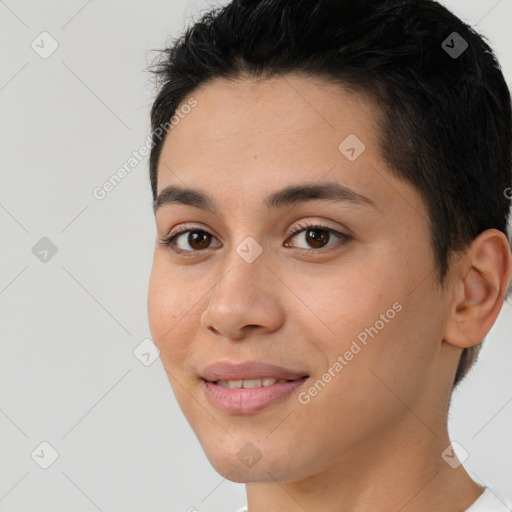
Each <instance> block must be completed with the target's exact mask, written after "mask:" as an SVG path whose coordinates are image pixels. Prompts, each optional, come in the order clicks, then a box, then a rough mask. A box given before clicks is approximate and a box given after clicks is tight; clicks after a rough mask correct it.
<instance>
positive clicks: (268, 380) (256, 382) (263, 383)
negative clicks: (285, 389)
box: [213, 376, 307, 389]
mask: <svg viewBox="0 0 512 512" xmlns="http://www.w3.org/2000/svg"><path fill="white" fill-rule="evenodd" d="M301 378H307V377H306V376H305V377H301ZM296 380H299V379H274V378H272V377H265V378H263V379H242V380H217V381H215V382H213V384H217V386H222V387H223V388H228V389H254V388H262V387H264V388H266V387H268V386H273V385H274V384H276V383H279V384H284V383H286V382H295V381H296Z"/></svg>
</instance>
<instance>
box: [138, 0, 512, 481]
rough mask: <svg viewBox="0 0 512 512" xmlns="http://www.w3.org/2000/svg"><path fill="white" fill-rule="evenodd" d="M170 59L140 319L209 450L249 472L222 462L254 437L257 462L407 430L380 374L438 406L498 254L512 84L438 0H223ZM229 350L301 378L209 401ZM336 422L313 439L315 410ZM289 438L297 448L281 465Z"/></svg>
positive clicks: (478, 331) (323, 460)
mask: <svg viewBox="0 0 512 512" xmlns="http://www.w3.org/2000/svg"><path fill="white" fill-rule="evenodd" d="M454 32H456V33H457V34H458V36H453V33H454ZM454 37H455V39H454ZM462 41H464V42H465V43H467V47H466V48H465V49H464V50H463V51H461V53H460V54H458V55H457V54H456V53H454V50H459V49H462V48H463V46H461V45H463V44H464V43H462ZM163 56H164V58H163V59H162V60H161V61H160V63H159V64H158V65H157V67H156V70H155V71H156V73H157V75H158V77H159V79H160V90H159V93H158V96H157V98H156V99H155V102H154V104H153V108H152V112H151V121H152V128H153V147H152V150H151V155H150V179H151V186H152V192H153V199H154V204H155V217H156V224H157V243H156V246H155V256H154V264H153V270H152V275H151V282H150V288H149V302H148V306H149V319H150V326H151V331H152V336H153V339H154V341H155V343H156V344H157V346H158V347H159V348H160V351H161V357H162V362H163V364H164V366H165V368H166V370H167V373H168V375H169V379H170V382H171V384H172V386H173V388H174V391H175V393H176V396H177V399H178V401H179V403H180V406H181V407H182V409H183V411H184V413H185V415H186V417H187V419H188V420H189V422H190V424H191V426H192V428H193V429H194V430H195V432H196V434H197V435H198V437H199V440H200V441H201V443H202V444H203V447H204V448H205V451H206V453H207V455H208V457H209V458H210V460H211V461H212V463H213V464H214V466H215V467H216V468H217V469H219V471H221V472H224V473H225V474H227V473H228V472H232V475H231V477H230V478H231V479H239V480H240V481H243V480H244V479H247V471H246V470H247V468H244V467H243V465H240V464H239V466H237V469H233V467H234V466H233V464H235V462H236V461H235V462H232V463H230V462H229V461H230V460H232V459H233V454H234V453H237V452H238V451H239V450H240V448H241V447H243V446H244V445H245V443H246V442H249V441H250V440H251V442H252V443H253V445H254V446H257V447H258V448H257V450H259V451H260V452H261V453H263V455H264V456H266V460H267V461H268V462H267V465H266V466H265V465H261V466H260V467H261V468H262V469H261V471H262V473H261V474H260V475H257V473H256V472H254V470H252V471H253V472H252V473H251V475H252V476H251V478H255V479H258V478H259V479H263V478H265V477H266V476H265V472H268V471H269V470H271V471H272V472H273V475H274V476H275V475H278V476H280V477H282V478H293V477H298V476H300V474H299V473H300V472H301V471H302V472H303V474H304V475H305V474H307V472H308V471H309V472H311V471H314V470H315V468H317V469H319V468H320V467H327V466H328V465H330V464H334V463H335V462H334V460H335V457H337V456H338V455H339V453H340V452H343V453H344V454H345V456H346V458H347V459H348V458H350V456H351V454H353V450H354V447H355V446H357V445H358V443H361V441H362V440H368V439H374V440H376V439H377V438H378V437H379V436H381V435H382V433H383V432H385V433H386V435H388V436H389V437H390V438H391V437H393V436H394V435H396V432H397V431H398V430H399V429H400V428H405V425H406V424H407V422H408V421H409V420H408V419H407V418H406V416H407V411H405V410H404V408H403V403H401V402H400V401H397V400H396V396H393V393H390V390H393V391H397V390H400V392H401V393H402V394H401V395H400V397H401V400H402V401H403V402H405V403H408V404H416V406H417V408H418V409H419V410H422V411H424V414H425V415H427V416H428V417H429V418H430V419H431V420H432V422H434V418H438V417H441V416H443V414H444V413H445V412H446V409H447V406H448V403H449V397H450V394H451V391H452V389H453V388H454V387H455V386H456V385H457V384H458V383H459V382H460V381H461V379H462V378H463V377H464V376H465V374H466V373H467V371H468V369H469V368H470V367H471V365H472V364H473V362H474V360H475V358H476V355H477V353H478V350H479V347H480V346H481V342H482V341H483V340H484V338H485V335H486V334H487V332H488V331H489V329H490V327H491V326H492V325H493V323H494V321H495V319H496V317H497V315H498V313H499V311H500V308H501V305H502V304H503V300H504V298H505V294H506V289H507V285H508V282H509V279H510V272H511V256H510V249H509V246H508V242H507V234H508V232H507V220H508V216H509V212H510V199H511V194H510V190H511V189H510V187H511V181H512V180H511V167H512V164H511V155H512V142H511V131H512V130H511V117H512V115H511V106H510V94H509V91H508V88H507V85H506V83H505V80H504V78H503V75H502V72H501V70H500V67H499V65H498V63H497V61H496V59H495V57H494V55H493V53H492V51H491V49H490V48H489V46H488V45H487V44H486V42H485V41H484V39H483V38H482V37H481V36H479V35H478V34H476V33H475V32H474V31H473V29H471V27H469V26H468V25H467V24H465V23H464V22H462V21H461V20H460V19H458V18H457V17H455V16H454V15H453V14H451V13H450V12H449V11H448V10H447V9H445V8H444V7H443V6H442V5H440V4H438V3H436V2H434V1H431V0H407V1H404V0H391V1H388V2H380V1H377V0H372V1H361V2H355V1H346V0H345V1H344V0H294V1H293V2H292V1H289V0H234V1H233V2H231V3H230V4H229V5H227V6H225V7H222V8H218V9H215V10H213V11H211V12H210V13H207V14H205V15H204V16H203V17H202V19H201V20H199V21H198V22H196V23H195V24H194V25H193V26H192V27H191V28H190V29H189V30H188V31H187V32H186V33H185V34H184V35H183V36H182V37H181V38H179V39H178V40H176V41H175V42H174V43H173V45H172V46H171V47H170V48H169V49H167V50H166V51H165V52H164V54H163ZM173 116H174V120H175V121H174V122H172V123H171V119H173ZM304 184H308V185H311V186H313V187H314V188H312V187H310V188H309V189H308V190H304V188H302V189H299V188H300V186H302V185H304ZM333 185H337V186H338V190H337V192H338V195H337V196H336V199H333V197H332V196H333V188H334V187H333ZM170 187H180V188H186V189H194V190H196V191H198V192H201V194H196V193H193V192H191V191H190V190H188V191H178V190H177V189H176V188H174V189H172V190H171V188H170ZM296 187H299V188H296ZM339 187H344V189H343V190H340V188H339ZM346 189H350V190H348V191H347V190H346ZM283 191H284V193H283ZM507 191H508V193H507ZM279 192H281V194H279V195H276V193H279ZM329 196H331V198H330V199H329V198H328V197H329ZM208 201H209V202H210V203H212V204H207V203H208ZM207 206H211V208H210V207H209V208H207ZM312 225H314V226H316V227H311V226H312ZM305 227H306V228H305ZM185 228H186V229H187V230H188V231H186V233H185V234H182V235H179V236H177V237H174V238H173V237H172V236H171V237H170V235H178V231H185ZM299 228H302V231H299ZM330 230H331V231H330ZM187 235H188V236H187ZM292 235H293V236H292ZM169 238H172V239H173V242H172V244H171V245H169V244H165V243H164V242H165V240H168V239H169ZM324 242H325V243H324ZM171 247H174V248H177V250H178V251H181V252H177V253H176V252H174V251H173V250H172V249H171ZM244 252H245V253H249V254H251V256H252V257H250V258H245V259H244V257H243V253H244ZM338 356H341V359H340V358H339V357H338ZM227 359H230V360H237V361H241V360H248V359H250V360H264V361H266V362H274V363H275V364H279V365H281V366H282V365H283V364H285V363H286V366H287V367H290V368H294V369H295V370H297V372H299V373H301V374H302V375H304V376H307V379H306V382H307V383H306V385H305V386H304V385H303V386H302V387H301V388H297V389H298V390H300V393H302V394H300V393H297V396H296V398H297V399H296V400H291V401H290V400H288V401H286V402H284V406H283V407H284V409H280V408H279V405H278V404H276V405H272V406H270V407H268V408H266V409H265V410H262V411H259V412H257V413H256V412H255V413H254V414H238V415H237V414H230V413H227V412H225V411H219V410H218V409H216V408H215V407H213V406H212V405H211V403H210V402H209V401H208V399H207V396H206V394H205V390H204V385H205V382H204V380H203V379H202V378H201V375H202V372H203V370H204V368H205V366H206V365H208V364H210V363H212V362H215V361H218V360H227ZM336 362H338V364H337V365H336ZM329 375H330V377H329ZM203 376H204V375H203ZM319 381H322V382H323V383H324V384H323V385H321V384H318V382H319ZM315 383H317V385H316V387H315ZM313 388H315V389H316V392H315V391H314V390H313ZM415 410H417V409H415ZM440 411H441V412H440ZM355 412H357V414H355ZM441 413H443V414H441ZM429 415H431V416H429ZM248 416H250V419H251V420H250V423H248V422H247V418H248ZM287 417H289V418H288V420H286V419H285V418H287ZM355 417H357V418H358V419H357V420H354V418H355ZM375 418H379V419H378V421H375ZM280 422H283V423H282V424H280ZM278 424H280V426H279V428H277V425H278ZM273 428H275V429H276V430H275V431H273V430H272V429H273ZM340 428H341V429H343V431H344V432H346V435H345V436H343V439H339V436H338V438H337V439H336V441H335V442H334V445H333V441H332V440H330V441H329V446H331V447H332V446H334V448H333V449H332V450H331V449H329V450H326V449H325V446H324V447H323V449H322V450H321V453H322V454H323V455H322V456H318V452H317V450H318V449H319V448H318V446H319V444H321V443H319V440H318V438H316V439H311V435H310V432H311V429H315V431H318V432H319V437H322V436H323V431H324V430H325V431H327V430H328V429H329V430H330V431H333V430H336V429H338V430H339V429H340ZM271 431H272V434H270V432H271ZM297 443H299V444H300V446H303V447H304V450H302V451H301V458H302V460H301V462H302V464H300V465H299V466H297V460H295V461H294V462H293V464H292V463H291V462H290V466H286V463H282V464H281V463H279V462H278V461H282V460H285V459H286V457H285V456H284V454H286V453H289V447H290V446H292V445H293V446H295V445H296V444H297ZM245 449H246V450H247V449H253V448H245ZM271 453H272V454H274V455H273V456H271V455H270V454H271ZM331 457H333V458H332V459H331ZM305 461H309V462H308V463H305ZM311 461H314V462H311ZM230 464H231V465H230ZM280 464H281V465H280ZM313 465H314V466H315V468H314V467H313ZM292 467H294V468H297V467H301V468H302V469H291V468H292ZM267 476H268V474H267Z"/></svg>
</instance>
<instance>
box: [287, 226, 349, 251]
mask: <svg viewBox="0 0 512 512" xmlns="http://www.w3.org/2000/svg"><path fill="white" fill-rule="evenodd" d="M293 238H298V239H299V240H301V241H302V243H305V244H306V246H302V247H299V248H300V249H304V250H306V251H307V250H315V249H323V248H324V247H328V246H330V245H343V244H345V243H347V242H348V241H349V240H351V237H350V235H346V234H345V233H340V232H339V231H336V230H335V229H331V228H328V227H326V226H318V225H309V226H308V225H306V226H298V227H297V229H296V230H295V231H294V232H293V233H292V234H291V235H290V238H289V239H293ZM331 239H334V240H335V241H336V239H338V243H337V244H333V243H331ZM287 245H288V244H287Z"/></svg>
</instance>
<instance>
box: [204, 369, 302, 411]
mask: <svg viewBox="0 0 512 512" xmlns="http://www.w3.org/2000/svg"><path fill="white" fill-rule="evenodd" d="M307 380H308V377H303V378H301V379H298V380H290V381H287V382H276V383H275V384H272V385H270V386H262V387H259V388H249V389H245V388H233V389H232V388H225V387H223V386H220V385H219V384H215V382H208V381H205V380H203V382H202V383H203V385H204V391H205V393H206V396H207V398H208V400H209V402H210V403H211V404H212V405H214V406H215V407H216V408H217V409H219V410H220V411H222V412H225V413H228V414H255V413H257V412H259V411H261V410H263V409H265V408H267V407H269V406H270V405H272V404H274V403H276V402H282V401H283V400H285V399H286V398H288V397H290V396H291V395H292V394H293V392H294V391H295V390H296V389H297V388H299V387H301V386H302V385H303V384H304V383H305V382H306V381H307Z"/></svg>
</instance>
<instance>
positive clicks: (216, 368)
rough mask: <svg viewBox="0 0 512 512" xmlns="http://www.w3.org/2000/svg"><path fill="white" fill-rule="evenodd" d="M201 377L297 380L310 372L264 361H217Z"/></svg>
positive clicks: (216, 379)
mask: <svg viewBox="0 0 512 512" xmlns="http://www.w3.org/2000/svg"><path fill="white" fill-rule="evenodd" d="M200 377H201V378H202V379H204V380H207V381H209V382H217V381H219V380H249V379H263V378H270V379H278V380H279V379H286V380H297V379H300V378H302V377H308V374H307V373H306V372H300V371H299V372H298V371H296V370H292V369H290V368H285V367H283V366H277V365H275V364H270V363H264V362H262V361H243V362H231V361H217V362H215V363H212V364H209V365H208V366H206V368H204V369H203V371H202V372H201V373H200Z"/></svg>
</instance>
